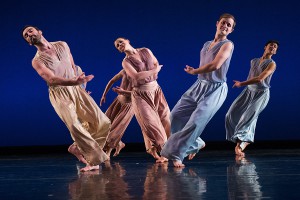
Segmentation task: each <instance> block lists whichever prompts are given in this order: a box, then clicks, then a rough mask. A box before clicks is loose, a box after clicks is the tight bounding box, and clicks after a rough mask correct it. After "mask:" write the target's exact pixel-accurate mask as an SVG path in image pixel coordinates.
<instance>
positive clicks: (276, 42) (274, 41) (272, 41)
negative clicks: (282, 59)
mask: <svg viewBox="0 0 300 200" xmlns="http://www.w3.org/2000/svg"><path fill="white" fill-rule="evenodd" d="M270 43H275V44H277V46H279V42H278V40H269V41H268V42H266V44H265V47H266V46H268V44H270Z"/></svg>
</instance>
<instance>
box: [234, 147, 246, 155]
mask: <svg viewBox="0 0 300 200" xmlns="http://www.w3.org/2000/svg"><path fill="white" fill-rule="evenodd" d="M235 154H236V155H238V156H242V157H244V156H245V153H244V152H243V151H242V148H241V147H239V146H236V147H235Z"/></svg>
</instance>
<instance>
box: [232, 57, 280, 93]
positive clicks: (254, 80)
mask: <svg viewBox="0 0 300 200" xmlns="http://www.w3.org/2000/svg"><path fill="white" fill-rule="evenodd" d="M275 69H276V65H275V63H274V62H271V63H270V64H269V65H268V67H267V68H266V69H265V70H264V71H263V72H262V73H261V74H260V75H259V76H256V77H253V78H251V79H248V80H246V81H242V82H241V81H237V80H234V81H233V82H234V85H233V86H232V87H233V88H235V87H238V88H239V87H242V86H246V85H251V84H255V83H260V82H262V81H263V80H265V79H266V78H267V77H268V76H269V75H270V74H271V73H273V72H274V71H275Z"/></svg>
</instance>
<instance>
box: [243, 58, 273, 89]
mask: <svg viewBox="0 0 300 200" xmlns="http://www.w3.org/2000/svg"><path fill="white" fill-rule="evenodd" d="M259 60H260V58H254V59H252V60H251V68H250V71H249V75H248V78H247V79H251V78H254V77H257V76H259V75H260V74H261V73H262V72H263V71H264V70H265V69H266V68H267V67H268V65H269V64H270V63H271V62H274V63H275V61H274V60H272V59H266V60H264V61H263V62H262V63H261V64H259ZM275 64H276V63H275ZM273 73H274V72H273ZM273 73H271V74H270V75H269V76H268V77H267V78H265V79H264V80H263V81H262V82H260V83H255V84H251V86H252V87H256V88H257V89H265V88H270V87H271V86H270V82H271V78H272V75H273Z"/></svg>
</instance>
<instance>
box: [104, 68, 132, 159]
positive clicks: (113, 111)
mask: <svg viewBox="0 0 300 200" xmlns="http://www.w3.org/2000/svg"><path fill="white" fill-rule="evenodd" d="M120 79H122V81H121V85H120V87H115V88H113V91H115V92H117V93H118V96H117V98H115V100H114V101H113V103H112V104H111V105H110V106H109V107H108V109H107V111H106V112H105V114H106V116H107V117H108V118H109V119H110V120H111V129H110V132H109V134H108V137H107V139H106V144H105V147H104V149H105V150H106V154H107V155H108V156H110V154H111V151H112V150H113V149H116V151H115V153H114V156H117V155H118V154H119V153H120V151H121V149H123V148H124V147H125V144H124V143H123V142H122V141H121V139H122V136H123V135H124V132H125V130H126V128H127V126H128V125H129V123H130V121H131V119H132V117H133V116H134V112H133V108H132V104H131V91H132V84H131V81H130V78H129V77H128V76H127V74H126V72H125V70H124V69H123V70H121V71H120V72H119V73H118V74H116V75H115V76H114V77H113V78H112V79H111V80H110V81H109V82H108V83H107V85H106V87H105V90H104V92H103V95H102V97H101V100H100V106H102V104H103V103H105V101H106V95H107V93H108V91H109V90H110V88H111V87H112V86H113V84H114V83H115V82H117V81H118V80H120Z"/></svg>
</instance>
